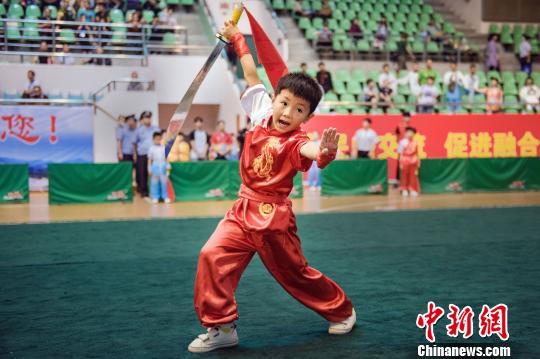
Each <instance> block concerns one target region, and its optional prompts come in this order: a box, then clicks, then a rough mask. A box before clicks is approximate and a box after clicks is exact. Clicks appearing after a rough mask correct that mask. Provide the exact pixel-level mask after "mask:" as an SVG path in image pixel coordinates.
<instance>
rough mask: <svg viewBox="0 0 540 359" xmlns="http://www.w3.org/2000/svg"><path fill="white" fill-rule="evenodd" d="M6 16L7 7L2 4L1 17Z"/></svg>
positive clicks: (0, 5) (0, 8) (0, 7)
mask: <svg viewBox="0 0 540 359" xmlns="http://www.w3.org/2000/svg"><path fill="white" fill-rule="evenodd" d="M5 15H6V7H5V6H4V4H0V17H4V16H5Z"/></svg>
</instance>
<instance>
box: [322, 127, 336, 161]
mask: <svg viewBox="0 0 540 359" xmlns="http://www.w3.org/2000/svg"><path fill="white" fill-rule="evenodd" d="M338 142H339V133H337V130H336V129H335V128H334V127H330V128H327V129H325V130H324V131H323V134H322V138H321V144H320V146H319V151H321V153H322V154H323V155H329V154H330V155H331V154H335V153H336V152H337V149H338Z"/></svg>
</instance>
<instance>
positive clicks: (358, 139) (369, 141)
mask: <svg viewBox="0 0 540 359" xmlns="http://www.w3.org/2000/svg"><path fill="white" fill-rule="evenodd" d="M371 123H372V122H371V119H370V118H366V119H365V120H364V121H363V122H362V128H361V129H359V130H358V131H356V133H355V134H354V137H353V139H354V143H355V145H356V153H354V152H353V157H354V155H356V158H374V157H375V146H376V145H377V143H379V136H377V133H376V132H375V131H374V130H373V129H372V128H371Z"/></svg>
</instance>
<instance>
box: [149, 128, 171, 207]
mask: <svg viewBox="0 0 540 359" xmlns="http://www.w3.org/2000/svg"><path fill="white" fill-rule="evenodd" d="M152 140H153V144H152V145H151V146H150V148H149V149H148V175H149V176H150V199H151V201H152V203H158V202H159V200H160V198H161V199H163V202H165V203H170V202H171V200H170V199H169V194H168V191H167V170H169V169H170V168H171V165H170V163H169V162H168V161H167V159H166V158H165V146H164V145H162V144H161V131H156V132H154V133H153V134H152Z"/></svg>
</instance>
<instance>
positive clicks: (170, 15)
mask: <svg viewBox="0 0 540 359" xmlns="http://www.w3.org/2000/svg"><path fill="white" fill-rule="evenodd" d="M159 22H160V23H161V24H162V25H167V26H177V25H178V20H177V19H176V15H175V14H174V9H173V8H172V6H168V7H167V9H166V10H165V11H162V12H161V13H160V15H159Z"/></svg>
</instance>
